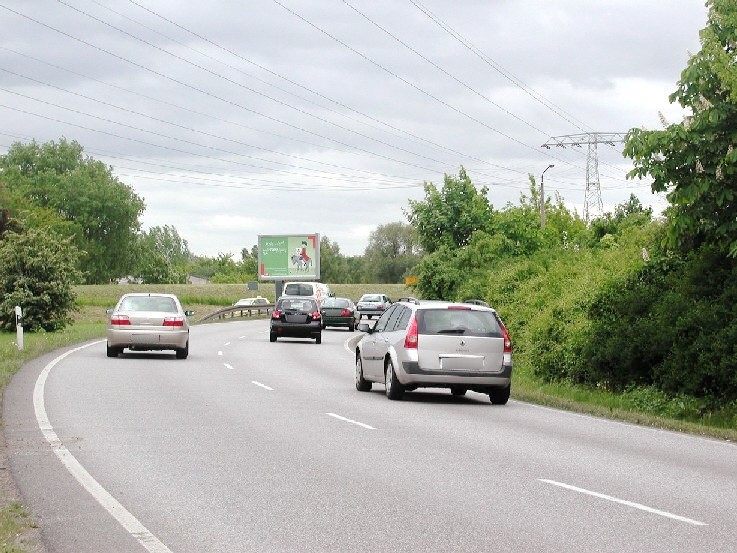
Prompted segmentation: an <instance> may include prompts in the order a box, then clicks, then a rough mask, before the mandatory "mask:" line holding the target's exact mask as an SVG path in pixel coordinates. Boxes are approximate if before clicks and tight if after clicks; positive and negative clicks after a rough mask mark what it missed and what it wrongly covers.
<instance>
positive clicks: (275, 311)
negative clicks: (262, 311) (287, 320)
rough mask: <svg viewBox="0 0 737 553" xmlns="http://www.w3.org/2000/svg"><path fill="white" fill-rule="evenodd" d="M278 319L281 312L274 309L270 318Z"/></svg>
mask: <svg viewBox="0 0 737 553" xmlns="http://www.w3.org/2000/svg"><path fill="white" fill-rule="evenodd" d="M280 317H281V311H279V310H277V309H274V310H273V311H272V312H271V318H272V319H279V318H280Z"/></svg>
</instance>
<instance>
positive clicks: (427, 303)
mask: <svg viewBox="0 0 737 553" xmlns="http://www.w3.org/2000/svg"><path fill="white" fill-rule="evenodd" d="M396 303H406V304H409V305H414V306H415V308H416V309H438V308H441V307H445V308H447V307H450V306H456V307H465V308H468V309H471V310H473V311H494V312H496V310H495V309H493V308H492V307H489V306H488V305H482V304H479V303H476V302H464V301H442V300H418V299H417V298H412V297H405V298H399V299H398V300H397V301H396Z"/></svg>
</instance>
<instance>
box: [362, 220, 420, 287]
mask: <svg viewBox="0 0 737 553" xmlns="http://www.w3.org/2000/svg"><path fill="white" fill-rule="evenodd" d="M363 257H364V260H363V261H364V267H365V272H366V277H367V281H368V282H386V283H390V282H391V283H400V282H402V281H403V279H404V277H405V276H406V275H407V272H408V271H409V270H410V269H411V268H412V267H413V266H414V265H415V264H416V263H417V262H418V261H419V259H420V257H421V256H420V245H419V240H418V237H417V231H416V229H415V228H414V227H413V226H411V225H407V224H405V223H402V222H396V223H387V224H385V225H379V226H378V227H376V229H374V230H373V231H371V234H370V236H369V243H368V246H367V247H366V250H365V251H364V255H363Z"/></svg>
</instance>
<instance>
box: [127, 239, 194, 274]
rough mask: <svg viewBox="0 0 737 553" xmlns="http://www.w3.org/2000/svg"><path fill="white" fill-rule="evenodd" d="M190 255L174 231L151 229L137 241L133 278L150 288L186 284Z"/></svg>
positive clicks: (185, 245) (183, 242) (183, 241)
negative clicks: (165, 284) (155, 285)
mask: <svg viewBox="0 0 737 553" xmlns="http://www.w3.org/2000/svg"><path fill="white" fill-rule="evenodd" d="M191 255H192V254H191V253H190V251H189V247H188V246H187V241H186V240H184V239H182V238H181V237H180V236H179V233H178V232H177V229H176V228H175V227H173V226H169V225H165V226H163V227H151V228H150V229H149V230H148V232H146V231H144V232H142V233H141V234H140V235H139V237H138V244H137V247H136V258H137V260H136V271H135V272H134V273H133V276H135V277H138V278H140V279H141V280H142V281H143V282H145V283H147V284H162V283H185V282H187V265H188V263H189V259H190V257H191Z"/></svg>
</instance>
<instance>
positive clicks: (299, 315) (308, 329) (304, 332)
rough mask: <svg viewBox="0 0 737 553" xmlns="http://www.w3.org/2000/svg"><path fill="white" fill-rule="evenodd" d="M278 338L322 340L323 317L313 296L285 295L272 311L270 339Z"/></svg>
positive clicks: (274, 340)
mask: <svg viewBox="0 0 737 553" xmlns="http://www.w3.org/2000/svg"><path fill="white" fill-rule="evenodd" d="M277 338H312V339H314V340H315V343H317V344H320V343H321V342H322V317H321V315H320V310H319V308H318V307H317V301H315V300H314V299H313V298H308V297H298V296H283V297H281V298H279V299H278V300H277V302H276V305H275V306H274V311H272V312H271V322H270V328H269V341H271V342H276V339H277Z"/></svg>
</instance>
